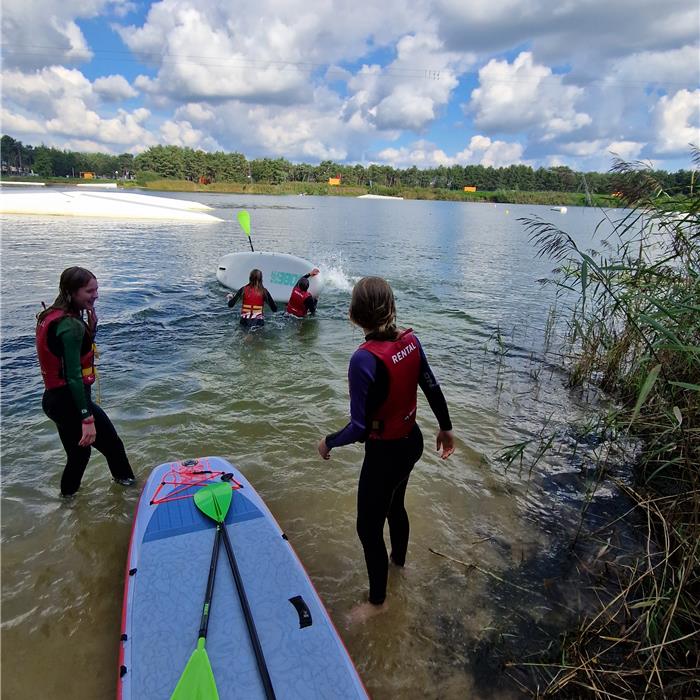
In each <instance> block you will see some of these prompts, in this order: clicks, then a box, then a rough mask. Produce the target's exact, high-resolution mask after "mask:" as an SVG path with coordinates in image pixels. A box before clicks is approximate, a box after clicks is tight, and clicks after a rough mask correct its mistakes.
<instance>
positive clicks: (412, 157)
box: [377, 135, 523, 168]
mask: <svg viewBox="0 0 700 700" xmlns="http://www.w3.org/2000/svg"><path fill="white" fill-rule="evenodd" d="M522 154H523V147H522V145H521V144H519V143H508V142H506V141H492V140H491V139H490V138H488V137H487V136H481V135H477V136H472V138H471V140H470V141H469V146H468V147H467V148H465V149H464V150H463V151H460V152H459V153H457V154H456V155H454V156H450V155H448V154H447V153H445V151H444V150H443V149H441V148H439V147H438V146H436V145H435V144H434V143H430V142H429V141H423V140H421V141H416V142H415V143H413V144H412V145H411V146H402V147H401V148H385V149H383V150H382V151H380V152H379V153H378V154H377V156H378V159H379V160H380V161H382V162H384V163H388V164H390V165H392V166H393V167H395V168H410V167H412V166H414V165H415V166H416V167H418V168H435V167H438V166H440V165H444V166H446V167H449V166H451V165H468V164H480V165H485V166H493V167H495V168H498V167H505V166H508V165H513V164H516V163H520V162H521V158H522Z"/></svg>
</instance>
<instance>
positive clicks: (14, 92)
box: [3, 66, 157, 151]
mask: <svg viewBox="0 0 700 700" xmlns="http://www.w3.org/2000/svg"><path fill="white" fill-rule="evenodd" d="M122 81H123V83H122ZM96 82H97V83H98V84H99V85H98V86H97V88H96V89H94V88H93V84H92V83H91V82H90V81H89V80H88V79H87V78H86V77H85V76H84V75H83V74H82V73H81V72H80V71H79V70H76V69H69V68H64V67H63V66H50V67H47V68H43V69H41V70H35V71H32V72H30V73H23V72H22V71H19V70H9V71H7V72H6V73H5V75H4V80H3V93H4V97H5V99H6V101H9V102H11V103H12V110H7V109H6V114H7V120H4V121H3V129H4V130H5V131H6V132H12V131H13V130H14V131H16V132H17V133H22V134H27V135H29V136H33V137H34V138H35V139H36V140H37V141H38V142H43V143H46V144H47V145H55V146H58V147H67V146H66V145H65V144H67V143H75V142H85V143H96V144H101V150H106V151H111V150H112V149H113V148H118V149H120V150H128V149H130V148H134V149H135V150H136V149H138V148H141V147H143V145H144V144H153V145H154V144H155V143H157V141H156V139H155V138H154V137H153V135H152V134H151V133H150V131H149V130H148V128H147V127H146V122H147V120H148V119H149V117H150V112H149V111H148V110H147V109H145V108H143V107H139V108H137V109H135V110H133V111H127V110H124V109H118V110H117V112H116V115H113V116H103V115H101V114H100V113H99V112H98V111H97V106H98V105H99V102H100V100H99V97H100V96H102V95H104V94H105V91H106V90H117V91H118V90H122V92H126V91H125V90H124V86H126V87H127V88H128V87H129V86H128V83H127V82H126V80H124V79H123V78H122V79H121V80H120V76H110V77H109V78H103V79H98V81H96ZM8 98H9V99H8Z"/></svg>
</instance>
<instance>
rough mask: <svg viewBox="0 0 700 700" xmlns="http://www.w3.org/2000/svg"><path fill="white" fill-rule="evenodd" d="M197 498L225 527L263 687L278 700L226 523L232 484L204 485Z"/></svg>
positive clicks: (225, 541)
mask: <svg viewBox="0 0 700 700" xmlns="http://www.w3.org/2000/svg"><path fill="white" fill-rule="evenodd" d="M194 502H195V503H196V504H197V508H199V510H201V511H202V513H204V514H205V515H207V516H208V517H210V518H211V519H212V520H214V521H215V522H216V523H217V526H218V527H219V528H220V529H221V532H222V534H223V536H224V546H225V547H226V554H227V555H228V561H229V564H230V565H231V571H232V572H233V578H234V581H235V582H236V590H237V591H238V598H239V600H240V601H241V608H242V610H243V616H244V617H245V623H246V626H247V627H248V634H249V635H250V641H251V644H252V645H253V651H254V652H255V660H256V661H257V662H258V670H259V671H260V679H261V680H262V683H263V687H264V688H265V697H266V698H267V699H268V700H275V691H274V690H273V688H272V681H271V680H270V674H269V672H268V670H267V664H266V663H265V657H264V656H263V651H262V647H261V646H260V639H259V638H258V632H257V630H256V629H255V622H254V621H253V614H252V613H251V611H250V605H249V604H248V597H247V596H246V594H245V588H244V587H243V579H242V578H241V574H240V571H239V570H238V564H237V563H236V556H235V554H234V553H233V547H232V546H231V540H229V537H228V532H226V526H225V525H224V518H225V517H226V513H227V512H228V506H229V504H230V503H231V487H230V486H229V484H227V483H225V482H219V483H215V484H209V485H208V486H205V487H204V488H203V489H200V490H199V491H197V493H196V494H195V495H194Z"/></svg>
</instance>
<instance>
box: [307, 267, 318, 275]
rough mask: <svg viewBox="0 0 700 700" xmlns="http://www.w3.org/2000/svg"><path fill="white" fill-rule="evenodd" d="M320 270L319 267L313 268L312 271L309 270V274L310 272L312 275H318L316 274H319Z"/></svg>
mask: <svg viewBox="0 0 700 700" xmlns="http://www.w3.org/2000/svg"><path fill="white" fill-rule="evenodd" d="M319 272H320V270H319V269H318V268H317V267H315V268H314V269H313V270H311V272H309V274H310V275H311V276H312V277H316V275H317V274H318V273H319Z"/></svg>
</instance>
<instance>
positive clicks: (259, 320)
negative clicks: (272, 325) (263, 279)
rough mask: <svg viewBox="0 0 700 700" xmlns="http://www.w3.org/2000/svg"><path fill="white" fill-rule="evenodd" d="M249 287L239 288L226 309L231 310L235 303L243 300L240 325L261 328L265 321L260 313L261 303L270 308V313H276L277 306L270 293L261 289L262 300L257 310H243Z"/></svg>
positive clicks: (247, 285)
mask: <svg viewBox="0 0 700 700" xmlns="http://www.w3.org/2000/svg"><path fill="white" fill-rule="evenodd" d="M248 287H250V285H249V284H246V285H244V286H243V287H241V288H240V289H239V290H238V291H237V292H236V293H235V294H234V295H233V297H232V298H231V299H229V300H228V307H229V309H230V308H233V307H234V306H235V305H236V302H237V301H238V300H239V299H241V298H243V302H242V306H241V325H242V326H245V327H246V328H254V327H255V326H263V325H265V319H264V317H263V313H262V305H263V303H267V305H268V306H269V307H270V310H272V311H277V304H275V300H274V299H273V298H272V296H271V294H270V292H268V291H267V289H265V288H264V287H263V291H262V300H261V301H260V304H259V310H255V311H253V310H252V309H251V310H245V309H243V305H244V304H245V295H246V290H247V288H248Z"/></svg>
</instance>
